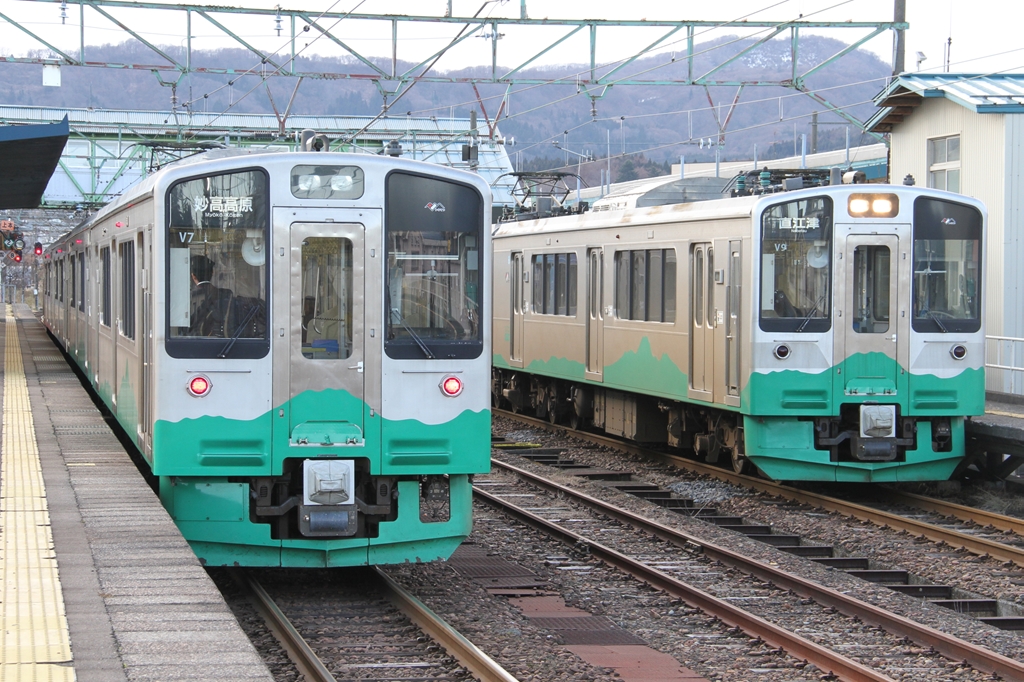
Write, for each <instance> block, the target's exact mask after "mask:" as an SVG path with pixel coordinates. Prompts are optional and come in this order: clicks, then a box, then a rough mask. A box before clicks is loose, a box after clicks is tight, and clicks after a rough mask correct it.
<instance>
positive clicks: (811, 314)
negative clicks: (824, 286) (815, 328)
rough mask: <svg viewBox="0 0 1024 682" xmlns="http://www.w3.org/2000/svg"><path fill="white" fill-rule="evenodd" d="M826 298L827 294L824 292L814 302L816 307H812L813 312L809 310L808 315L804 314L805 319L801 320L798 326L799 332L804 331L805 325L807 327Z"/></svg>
mask: <svg viewBox="0 0 1024 682" xmlns="http://www.w3.org/2000/svg"><path fill="white" fill-rule="evenodd" d="M824 300H825V294H822V295H821V296H820V297H819V298H818V300H817V301H815V302H814V307H813V308H811V312H809V313H807V314H806V315H804V319H803V321H801V322H800V326H799V327H797V328H796V330H797V331H798V332H802V331H803V330H804V327H806V326H807V323H808V322H810V321H811V318H812V317H814V314H815V313H816V312H818V306H820V305H821V304H822V302H823V301H824Z"/></svg>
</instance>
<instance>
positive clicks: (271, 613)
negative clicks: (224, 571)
mask: <svg viewBox="0 0 1024 682" xmlns="http://www.w3.org/2000/svg"><path fill="white" fill-rule="evenodd" d="M229 571H230V573H231V577H232V578H234V580H235V582H236V583H238V585H239V586H240V587H241V588H242V589H243V590H244V591H245V592H247V593H248V594H249V596H250V597H251V598H252V601H253V603H254V604H255V605H256V609H257V610H258V611H259V612H260V615H261V616H263V620H264V621H266V623H267V627H269V628H270V631H271V632H272V633H273V634H274V637H276V638H277V640H278V641H279V642H280V643H281V646H283V647H284V650H285V653H287V654H288V658H290V659H291V660H292V662H293V663H294V664H295V667H296V668H298V669H299V672H300V673H302V674H303V676H305V678H306V679H307V680H310V682H337V680H335V678H334V675H332V674H331V671H330V670H328V669H327V666H325V665H324V664H323V662H322V661H321V660H320V659H319V658H318V657H317V655H316V654H315V653H313V650H312V649H311V648H310V647H309V645H308V644H306V640H304V639H303V638H302V635H300V634H299V632H298V630H296V629H295V627H294V626H292V624H291V622H289V620H288V617H287V616H285V615H284V613H282V612H281V609H279V608H278V607H277V604H275V603H274V600H273V599H271V598H270V595H269V594H267V591H266V590H264V589H263V586H262V585H260V584H259V583H258V582H257V581H256V579H255V578H253V577H252V576H251V575H250V574H249V573H246V572H244V571H242V570H241V569H237V568H234V569H229Z"/></svg>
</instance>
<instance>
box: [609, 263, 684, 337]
mask: <svg viewBox="0 0 1024 682" xmlns="http://www.w3.org/2000/svg"><path fill="white" fill-rule="evenodd" d="M615 315H616V317H618V318H619V319H622V320H643V321H647V322H675V321H676V252H675V249H646V250H636V251H616V252H615Z"/></svg>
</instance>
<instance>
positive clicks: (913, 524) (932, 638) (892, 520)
mask: <svg viewBox="0 0 1024 682" xmlns="http://www.w3.org/2000/svg"><path fill="white" fill-rule="evenodd" d="M514 419H516V420H518V421H521V422H526V423H528V424H529V425H530V426H535V427H541V428H544V429H547V430H554V431H560V430H561V429H558V428H557V427H552V426H551V425H549V424H547V423H546V422H540V421H539V420H533V419H529V418H526V419H523V418H521V417H520V416H519V415H516V416H515V417H514ZM571 433H572V435H573V436H574V437H579V438H582V439H584V440H588V441H591V442H594V443H597V444H600V445H602V446H608V447H612V448H615V449H618V450H620V451H621V450H626V451H630V452H632V453H633V454H635V455H642V456H643V457H644V458H650V457H651V456H652V454H653V456H654V458H655V459H661V460H662V461H663V462H664V461H665V459H664V456H663V455H662V454H661V453H650V452H649V451H647V450H646V449H644V448H639V447H637V446H634V445H631V444H623V443H620V442H618V441H615V440H613V439H606V438H603V437H601V436H596V435H594V434H585V433H584V434H579V433H577V432H571ZM676 459H679V458H670V459H669V462H668V463H669V464H673V465H674V464H675V460H676ZM682 461H683V463H684V464H685V465H686V466H685V468H687V469H690V470H691V471H696V472H698V473H702V474H710V475H712V476H715V477H717V478H719V479H724V480H727V481H729V482H731V483H739V484H741V485H742V484H745V483H746V482H747V481H748V480H750V481H751V482H753V483H754V484H756V485H755V487H756V488H757V489H762V490H764V491H765V492H770V493H771V494H773V495H777V496H782V497H786V496H787V495H786V493H788V491H789V490H793V491H795V492H796V493H798V499H800V501H801V502H803V503H804V504H808V503H816V502H818V500H819V499H828V498H825V497H824V496H818V495H813V494H812V495H810V497H808V496H807V493H805V491H798V490H796V489H788V487H787V486H778V485H777V484H772V483H770V482H767V481H762V480H759V479H750V477H745V476H737V475H735V474H733V473H731V472H724V471H722V470H719V469H716V468H714V467H708V466H707V465H704V464H701V463H697V462H692V461H687V460H682ZM496 464H497V466H499V467H500V466H503V465H502V464H500V463H497V462H496ZM578 466H580V467H582V466H584V465H578ZM570 473H571V468H570ZM610 485H612V486H615V487H618V488H619V489H620V490H623V491H625V492H630V490H629V488H637V489H639V488H643V486H639V485H638V486H633V485H631V484H610ZM648 487H653V486H648ZM662 492H663V493H667V491H662ZM887 492H888V491H887ZM558 494H559V495H569V494H571V493H568V492H566V491H564V490H559V491H558ZM635 494H640V495H644V494H645V492H636V493H635ZM647 494H658V493H649V492H647ZM808 499H810V500H811V502H808ZM891 499H892V500H893V501H895V500H896V499H899V502H900V503H901V504H906V503H907V502H917V503H921V504H924V505H932V506H933V508H935V509H939V510H941V511H942V512H943V513H945V514H947V515H953V514H956V515H959V516H967V515H968V514H973V518H972V519H971V521H972V522H973V523H985V525H992V526H996V524H999V525H1002V526H1004V527H1005V528H1006V532H1013V531H1014V530H1015V526H1014V523H1015V522H1017V520H1016V519H1012V518H1011V517H1006V518H1005V519H1004V518H997V517H998V515H991V514H989V513H987V512H979V511H978V510H971V509H969V508H966V507H962V506H961V507H960V508H957V506H956V505H953V506H952V507H948V506H947V504H946V503H943V502H942V501H938V500H930V499H929V498H923V497H921V496H912V495H906V496H901V497H899V498H896V497H895V496H893V497H892V498H891ZM676 501H677V502H678V501H679V500H676ZM656 502H657V503H658V504H662V505H665V503H666V500H656ZM588 504H589V503H588ZM815 506H820V505H815ZM835 506H836V508H838V509H840V510H842V511H843V512H845V513H848V514H849V511H848V510H851V509H854V507H856V509H855V511H856V513H853V514H849V515H850V516H853V517H855V518H867V519H871V520H872V521H873V522H875V523H879V520H878V519H883V520H882V521H881V524H882V525H888V526H889V527H894V526H898V522H901V521H905V522H906V524H907V526H908V527H909V528H910V529H913V530H920V528H921V527H922V526H927V525H928V524H923V523H922V522H920V521H916V520H914V519H903V518H902V517H901V516H899V515H897V514H892V513H888V512H882V511H879V510H873V509H869V508H868V507H866V506H863V505H855V506H851V504H850V503H847V502H844V501H835ZM677 511H681V510H677ZM602 513H607V514H609V515H610V514H611V511H609V510H608V509H604V510H603V511H602ZM936 513H937V512H936ZM623 522H625V523H630V524H631V525H634V524H643V523H645V521H642V520H641V521H637V520H636V519H634V518H629V519H625V520H624V521H623ZM737 522H738V521H726V523H737ZM647 532H652V533H665V532H668V534H669V536H671V535H672V534H673V533H674V531H662V530H653V529H652V530H648V531H647ZM908 532H912V531H910V530H908ZM951 533H952V534H951ZM918 534H919V535H924V536H938V537H940V538H942V539H943V540H944V541H947V542H948V541H949V540H950V539H953V540H954V541H955V542H950V544H951V545H953V546H961V547H962V546H969V545H971V541H977V538H971V537H969V536H968V535H967V534H966V533H959V532H957V531H949V530H948V529H936V530H931V529H927V531H926V532H924V533H918ZM961 536H964V537H963V538H961ZM751 537H757V538H758V539H767V538H762V537H761V536H751ZM663 539H664V538H663ZM669 541H672V542H674V543H675V544H677V545H678V544H681V543H682V544H685V545H686V546H693V544H702V543H701V541H700V540H698V539H696V538H694V537H687V536H685V535H675V540H669ZM772 544H774V543H772ZM994 544H999V543H994ZM702 546H704V547H706V551H707V552H708V553H709V555H710V556H713V557H714V558H716V559H717V560H720V561H722V562H723V563H726V564H729V565H735V566H737V567H738V568H739V569H740V570H742V571H744V572H745V573H749V574H751V575H757V576H759V577H761V578H762V579H764V580H768V581H772V582H773V583H774V584H777V585H780V586H783V587H787V588H788V589H792V590H793V591H795V592H797V593H799V594H804V595H807V596H808V597H809V598H812V599H815V600H816V601H820V603H825V604H829V605H830V606H832V607H833V608H836V609H839V610H840V611H842V612H844V613H848V614H850V615H855V616H856V617H858V618H861V619H862V620H864V621H865V622H869V623H874V624H877V625H878V627H882V628H885V629H886V630H887V631H888V632H894V633H900V634H901V635H902V636H905V637H908V638H910V639H912V640H913V641H917V642H920V643H922V645H924V644H926V645H927V646H929V647H934V649H935V650H936V651H940V652H942V653H943V654H944V655H947V656H949V657H950V658H952V659H954V660H972V659H969V658H968V657H969V656H977V657H980V658H975V659H973V660H972V664H973V665H975V666H976V667H978V668H979V669H984V670H990V671H994V672H995V671H998V668H999V666H1002V665H1005V664H1006V660H1010V659H1006V660H1001V659H1005V658H1006V657H1000V656H999V655H998V654H997V655H996V658H995V659H993V660H990V661H986V660H985V659H986V658H987V657H988V654H987V653H985V651H986V650H985V649H984V648H982V647H976V646H974V645H971V644H970V643H968V642H965V641H963V640H958V638H956V637H951V636H949V635H944V634H943V633H941V632H939V631H938V630H935V629H932V628H927V627H924V628H923V629H922V626H920V625H918V624H917V623H914V622H913V621H910V620H909V619H904V618H900V617H898V616H895V617H894V614H893V613H891V612H890V611H889V610H888V609H879V608H877V607H871V605H870V604H866V603H864V602H861V603H856V601H855V600H854V601H853V602H850V601H849V600H847V599H846V597H845V595H843V596H842V598H840V599H837V597H836V595H835V594H834V591H833V590H828V589H827V588H825V589H824V591H822V589H820V586H819V585H817V584H816V583H813V582H810V581H803V580H799V579H798V580H793V579H792V578H791V577H786V575H785V573H784V572H781V571H778V570H775V569H773V568H772V567H770V566H766V562H764V561H760V562H759V561H754V560H750V559H747V558H745V557H738V556H736V553H735V552H733V551H731V550H725V549H724V548H722V547H717V546H714V545H708V544H707V543H703V544H702ZM788 549H791V548H788ZM800 549H802V550H803V549H811V550H813V549H820V548H815V547H802V548H800ZM1013 549H1014V548H1010V549H1008V550H1006V552H1010V553H1012V552H1013ZM794 553H795V554H799V555H804V552H802V551H801V552H794ZM807 555H808V556H814V554H812V553H808V554H807ZM825 561H835V562H836V563H835V564H834V566H835V567H837V568H841V567H842V566H841V564H842V562H844V561H846V560H844V559H836V560H825ZM864 572H865V573H882V572H881V571H864ZM861 577H863V576H861ZM936 587H937V586H936ZM893 589H896V588H895V587H894V588H893ZM930 589H931V587H925V588H922V586H919V585H913V586H908V587H907V588H905V589H903V590H900V591H903V592H904V594H916V592H917V591H923V592H927V591H928V590H930ZM917 596H925V595H924V594H922V595H917ZM975 601H977V600H975ZM963 603H973V602H970V600H966V601H964V602H963ZM958 604H959V602H958ZM865 605H866V606H868V607H870V608H866V609H865V608H864V606H865ZM986 620H988V621H993V624H996V623H995V621H1004V622H1003V623H1002V624H1001V625H999V627H1011V628H1013V627H1015V626H1014V625H1013V624H1012V623H1013V621H1015V620H1019V618H1006V617H1000V618H988V619H986ZM1006 621H1009V622H1010V624H1008V623H1007V622H1006ZM964 645H967V646H966V647H964ZM989 653H991V652H989ZM1014 665H1015V666H1016V667H1015V668H1010V669H1004V670H1003V671H1002V672H999V673H998V674H1001V675H1006V676H1007V677H1008V679H1024V669H1022V668H1020V664H1019V663H1016V662H1014Z"/></svg>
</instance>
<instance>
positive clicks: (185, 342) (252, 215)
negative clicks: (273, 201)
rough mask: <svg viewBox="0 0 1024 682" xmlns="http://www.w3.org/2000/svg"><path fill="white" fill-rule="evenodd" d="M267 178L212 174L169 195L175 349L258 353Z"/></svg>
mask: <svg viewBox="0 0 1024 682" xmlns="http://www.w3.org/2000/svg"><path fill="white" fill-rule="evenodd" d="M267 186H268V185H267V177H266V175H265V174H264V173H263V172H261V171H245V172H239V173H226V174H221V175H211V176H204V177H200V178H193V179H190V180H185V181H182V182H179V183H177V184H175V185H173V186H172V187H171V189H170V191H169V192H168V194H167V246H168V248H167V278H166V287H167V318H166V320H167V350H168V353H169V354H170V355H171V356H172V357H185V358H202V357H222V358H258V357H263V356H265V355H266V354H267V352H268V351H269V347H270V344H269V339H268V336H267V316H268V311H267V298H268V297H267V289H268V285H269V282H268V271H267V255H266V254H267V248H266V245H267V228H268V218H269V207H268V201H269V199H268V190H267Z"/></svg>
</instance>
